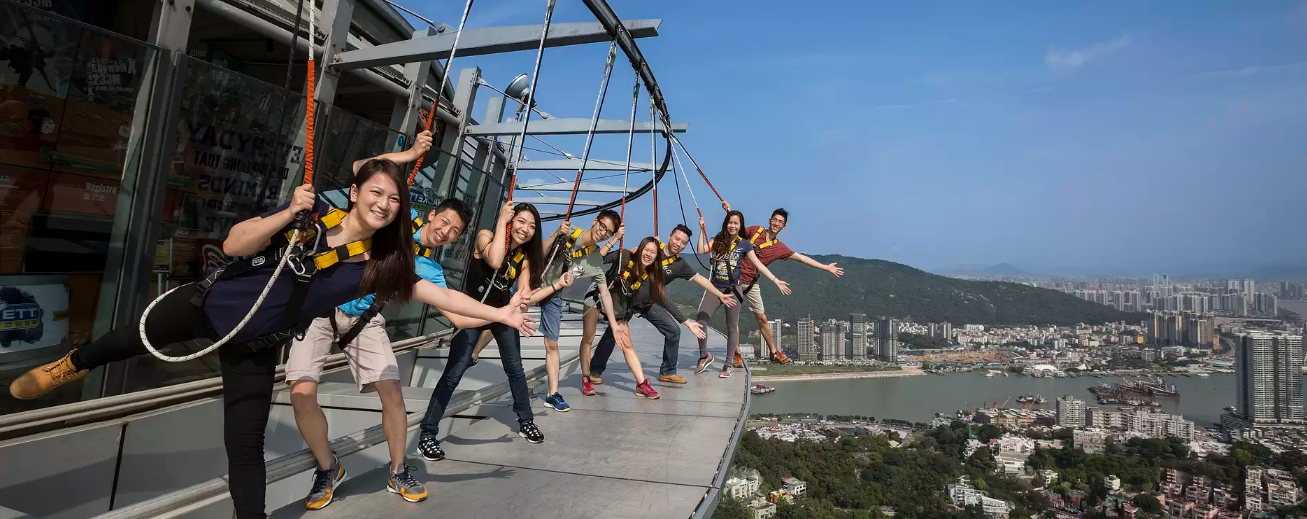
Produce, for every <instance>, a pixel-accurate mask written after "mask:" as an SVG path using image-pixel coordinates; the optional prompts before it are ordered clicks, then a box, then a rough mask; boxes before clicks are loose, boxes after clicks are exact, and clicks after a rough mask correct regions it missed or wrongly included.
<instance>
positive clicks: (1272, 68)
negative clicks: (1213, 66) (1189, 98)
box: [1199, 61, 1307, 76]
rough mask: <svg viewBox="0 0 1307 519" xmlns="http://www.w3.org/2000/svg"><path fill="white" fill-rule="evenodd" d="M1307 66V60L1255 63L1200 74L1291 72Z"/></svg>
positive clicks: (1236, 74) (1246, 74)
mask: <svg viewBox="0 0 1307 519" xmlns="http://www.w3.org/2000/svg"><path fill="white" fill-rule="evenodd" d="M1302 68H1307V61H1299V62H1296V63H1285V64H1282V65H1253V66H1248V67H1243V68H1237V69H1230V70H1214V71H1211V72H1203V73H1201V74H1199V75H1200V76H1254V75H1258V74H1275V73H1279V72H1289V71H1293V70H1297V69H1302Z"/></svg>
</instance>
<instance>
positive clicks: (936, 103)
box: [871, 97, 957, 112]
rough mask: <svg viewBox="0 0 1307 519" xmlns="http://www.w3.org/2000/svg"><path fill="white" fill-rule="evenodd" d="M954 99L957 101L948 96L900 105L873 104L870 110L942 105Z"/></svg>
mask: <svg viewBox="0 0 1307 519" xmlns="http://www.w3.org/2000/svg"><path fill="white" fill-rule="evenodd" d="M954 101H957V99H954V98H951V97H950V98H948V99H937V100H934V101H921V102H919V103H908V104H902V105H881V106H873V107H871V111H873V112H875V111H879V110H895V109H898V108H912V107H915V106H926V105H943V104H948V103H952V102H954Z"/></svg>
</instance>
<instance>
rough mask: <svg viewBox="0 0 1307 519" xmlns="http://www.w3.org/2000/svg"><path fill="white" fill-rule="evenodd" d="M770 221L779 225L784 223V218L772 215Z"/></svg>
mask: <svg viewBox="0 0 1307 519" xmlns="http://www.w3.org/2000/svg"><path fill="white" fill-rule="evenodd" d="M771 223H772V224H775V225H781V226H783V225H785V219H784V218H779V217H772V219H771Z"/></svg>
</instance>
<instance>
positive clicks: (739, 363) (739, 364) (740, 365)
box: [735, 352, 744, 368]
mask: <svg viewBox="0 0 1307 519" xmlns="http://www.w3.org/2000/svg"><path fill="white" fill-rule="evenodd" d="M735 367H737V368H743V367H744V358H743V357H740V354H739V353H738V352H736V354H735Z"/></svg>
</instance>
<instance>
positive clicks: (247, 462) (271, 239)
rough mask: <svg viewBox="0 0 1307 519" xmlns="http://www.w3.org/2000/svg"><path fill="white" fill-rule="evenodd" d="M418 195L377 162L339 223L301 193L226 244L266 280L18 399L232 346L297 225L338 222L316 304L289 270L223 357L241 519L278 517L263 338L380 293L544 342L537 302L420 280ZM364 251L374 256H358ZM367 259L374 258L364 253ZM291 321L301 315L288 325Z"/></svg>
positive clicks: (247, 282) (159, 324)
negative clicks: (538, 332)
mask: <svg viewBox="0 0 1307 519" xmlns="http://www.w3.org/2000/svg"><path fill="white" fill-rule="evenodd" d="M406 186H407V183H406V180H405V176H404V174H403V172H402V171H401V170H400V168H399V166H398V165H396V164H395V163H394V162H391V161H389V160H384V159H383V160H371V161H368V162H367V163H366V164H364V165H363V167H362V168H360V169H359V171H358V173H357V174H356V175H355V176H354V180H353V182H352V184H351V185H350V192H349V200H350V204H349V207H348V211H347V212H333V211H332V210H331V208H330V207H329V206H328V205H327V204H326V203H325V202H323V201H322V200H320V199H318V198H317V197H316V196H315V194H314V191H313V187H312V186H311V185H303V186H300V187H299V188H297V189H296V190H295V192H294V194H293V195H292V196H291V200H290V202H289V203H287V204H286V205H284V206H283V207H281V208H279V209H277V210H274V211H271V212H268V213H266V214H264V215H262V216H259V217H255V218H251V219H249V220H246V221H244V222H241V223H239V224H236V226H234V227H232V229H231V232H230V233H228V236H227V239H226V240H225V241H224V242H223V252H224V253H226V254H227V255H228V256H233V257H235V256H250V255H254V254H258V256H255V257H254V259H255V261H257V263H256V262H255V261H251V262H249V263H248V265H251V266H252V267H255V268H252V269H251V270H248V271H245V272H243V273H239V274H234V275H232V276H230V277H220V278H219V279H217V280H216V281H214V282H213V285H212V288H211V289H210V290H209V292H208V294H207V296H206V295H205V294H204V293H203V292H201V291H199V290H198V284H195V283H193V284H191V285H187V286H185V287H183V288H182V289H178V290H174V291H173V292H171V293H170V294H169V295H168V296H167V297H165V298H164V300H162V301H159V302H158V304H156V305H155V308H154V310H153V311H152V314H151V315H150V318H149V319H148V321H147V322H146V323H144V326H142V325H141V323H140V320H139V319H138V320H137V322H136V323H133V324H132V325H130V326H122V327H118V328H116V329H114V330H112V331H110V332H109V333H107V334H105V335H103V336H101V337H100V338H98V339H96V340H95V341H93V342H91V343H90V344H87V345H86V346H84V347H81V348H78V349H74V350H73V351H71V352H69V353H68V355H66V356H64V357H63V358H62V359H59V360H57V361H55V362H52V363H50V364H47V365H45V366H41V367H39V368H36V369H33V370H32V371H29V372H28V373H26V374H24V375H23V376H21V377H19V378H18V379H17V380H15V381H14V382H13V383H12V384H11V385H10V387H9V391H10V393H11V394H12V395H13V396H14V397H15V398H19V399H32V398H37V397H39V396H41V395H44V394H46V393H48V392H50V391H51V390H53V389H54V388H56V387H59V386H61V385H63V384H66V383H68V382H72V381H74V380H77V379H79V378H81V377H83V376H85V375H86V374H87V373H88V372H89V370H91V369H94V368H96V367H99V366H103V365H105V364H108V363H110V362H114V361H120V360H126V359H129V358H132V357H134V356H137V355H143V354H145V353H146V347H145V344H144V343H143V342H142V340H141V336H140V334H141V332H142V331H144V332H145V333H146V334H148V336H149V339H150V342H151V343H152V344H158V345H159V346H160V347H163V346H165V345H169V344H177V343H181V342H183V341H190V340H193V339H202V338H207V339H211V340H215V341H216V340H218V339H219V338H221V337H225V336H227V335H228V334H229V333H230V332H231V331H232V330H234V329H235V328H236V326H237V324H238V323H239V322H240V321H241V319H242V318H243V317H244V316H245V314H246V312H248V310H249V308H250V307H252V306H253V304H254V302H255V300H256V299H257V298H258V297H259V294H260V293H261V292H262V291H263V288H264V287H265V286H266V285H267V284H268V280H269V279H270V278H271V275H272V271H273V269H274V267H275V266H276V263H277V261H278V260H277V259H275V258H279V257H280V256H277V255H276V254H274V252H276V251H277V250H280V249H282V248H284V247H285V246H286V244H287V243H288V235H289V230H290V224H291V222H292V220H293V219H294V218H295V215H296V214H297V213H299V212H300V211H313V212H314V213H316V214H317V215H318V216H319V217H320V218H322V219H323V220H324V221H325V220H328V219H331V220H332V221H333V222H334V223H335V225H331V226H329V229H327V230H326V232H324V233H323V234H324V236H317V237H316V239H313V240H309V241H308V242H306V244H305V245H306V246H310V247H312V246H316V247H317V248H316V249H315V250H312V251H311V252H313V253H314V257H313V258H312V261H314V262H315V263H317V260H318V259H319V258H322V257H325V256H327V255H331V254H335V257H336V259H337V260H339V261H336V262H334V263H329V262H324V263H323V264H321V265H325V266H319V268H318V271H317V273H316V274H314V275H313V277H312V278H310V279H309V280H308V281H307V283H308V286H307V288H306V289H304V290H307V294H306V295H303V297H302V301H303V304H302V305H298V306H299V308H298V310H296V309H293V308H290V307H291V306H296V305H293V304H292V302H291V299H292V295H293V294H292V292H294V291H295V287H294V285H295V284H296V283H301V282H300V281H297V280H296V279H295V278H296V274H294V273H292V272H291V269H285V270H283V271H282V275H280V276H279V277H278V278H277V280H276V282H275V283H274V284H273V286H272V289H271V290H270V291H269V292H268V295H267V297H266V299H264V301H263V304H262V305H261V306H260V307H259V309H258V311H256V312H255V313H254V314H253V316H251V318H250V320H249V321H248V323H246V325H245V326H244V327H243V328H241V330H240V332H238V333H236V334H235V335H234V336H233V337H232V339H231V343H230V344H225V345H224V346H222V347H221V348H219V349H218V359H219V361H220V364H221V367H222V381H223V416H224V420H223V440H224V443H225V444H226V448H227V463H228V477H229V481H230V484H229V486H230V489H231V496H232V502H233V505H234V506H235V509H236V516H237V517H238V518H240V519H246V518H259V519H261V518H263V517H266V515H265V514H264V493H265V489H266V473H265V470H264V461H263V441H264V438H263V433H264V428H265V427H266V426H267V423H268V412H269V410H270V409H271V407H272V385H273V381H274V377H275V374H276V367H277V348H275V347H262V346H268V344H266V342H264V343H263V344H260V343H261V342H263V339H261V337H266V336H269V335H270V334H274V333H276V332H282V331H284V330H285V329H286V328H287V326H286V325H287V324H288V323H289V324H291V325H293V327H294V329H296V330H303V329H305V328H306V327H307V326H308V325H309V323H311V322H312V321H313V319H314V318H317V317H324V316H327V315H329V314H330V313H331V311H332V310H333V309H334V308H335V307H337V306H339V305H342V304H345V303H348V302H349V301H352V300H354V299H357V298H358V297H360V296H362V295H364V294H370V293H375V294H376V298H377V300H378V301H393V302H396V303H403V302H405V301H408V300H409V299H416V300H418V301H421V302H423V303H427V304H430V305H432V306H435V307H437V308H439V309H440V310H442V311H448V312H453V313H456V314H460V315H464V316H468V317H473V318H479V319H485V320H488V321H497V322H502V323H504V324H506V325H508V326H511V327H513V328H517V329H519V330H521V331H523V332H525V333H531V332H532V331H534V328H533V327H532V326H531V324H530V322H529V321H530V320H529V319H528V318H526V317H525V316H524V315H523V309H522V306H523V305H522V304H521V302H520V301H519V299H520V300H525V298H527V297H529V296H530V295H531V290H522V291H519V292H518V293H517V295H516V296H515V298H514V301H513V302H514V303H516V304H509V305H506V306H505V307H504V308H492V307H489V306H486V305H482V304H480V303H478V302H477V301H476V300H474V299H472V298H470V297H468V296H466V295H464V294H462V293H460V292H457V291H453V290H448V289H444V288H441V287H438V286H436V285H434V284H432V283H430V282H427V281H425V280H420V279H419V278H418V277H417V274H415V273H414V271H413V258H414V256H413V246H412V244H411V242H412V238H411V236H412V234H413V230H412V228H411V227H412V226H411V221H410V219H409V218H408V216H409V197H408V193H407V192H406V191H407V187H406ZM401 187H403V189H401ZM342 213H343V214H342ZM397 216H398V218H397ZM328 217H330V218H328ZM359 244H361V245H362V247H354V248H351V247H348V246H349V245H359ZM369 244H370V246H369ZM360 248H361V249H363V251H362V252H358V250H359V249H360ZM346 250H348V252H342V251H346ZM260 251H262V252H260ZM266 258H274V259H271V260H267V259H266ZM259 260H264V261H259ZM265 263H266V265H265ZM193 297H195V298H196V300H195V302H193V300H192V298H193ZM195 303H199V304H195ZM288 312H296V314H295V315H290V316H287V315H285V314H287V313H288ZM287 338H288V337H287ZM254 345H259V346H254Z"/></svg>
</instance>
